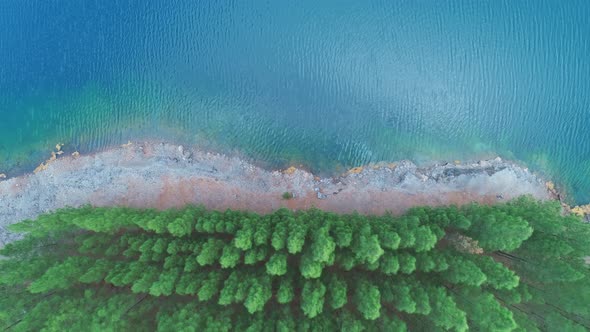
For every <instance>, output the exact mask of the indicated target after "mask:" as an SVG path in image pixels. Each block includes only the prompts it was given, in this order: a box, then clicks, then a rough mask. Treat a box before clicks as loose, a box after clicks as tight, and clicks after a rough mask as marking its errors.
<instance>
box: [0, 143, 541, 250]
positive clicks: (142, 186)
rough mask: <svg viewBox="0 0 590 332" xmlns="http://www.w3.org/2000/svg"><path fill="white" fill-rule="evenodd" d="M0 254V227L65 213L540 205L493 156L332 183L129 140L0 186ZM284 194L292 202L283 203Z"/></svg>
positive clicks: (526, 182) (0, 239)
mask: <svg viewBox="0 0 590 332" xmlns="http://www.w3.org/2000/svg"><path fill="white" fill-rule="evenodd" d="M1 180H2V179H0V247H2V245H3V244H4V243H6V242H9V241H11V240H13V239H15V238H16V236H17V235H15V234H11V233H10V232H8V231H7V229H6V227H7V226H8V225H9V224H12V223H15V222H18V221H20V220H23V219H29V218H35V217H36V216H38V215H39V214H41V213H45V212H50V211H52V210H55V209H57V208H61V207H65V206H80V205H83V204H87V203H90V204H92V205H95V206H114V205H117V206H132V207H156V208H160V209H165V208H170V207H180V206H183V205H186V204H189V203H192V204H203V205H205V206H206V207H207V208H210V209H227V208H232V209H242V210H251V211H256V212H259V213H267V212H271V211H273V210H276V209H278V208H280V207H287V208H290V209H307V208H311V207H317V208H320V209H323V210H329V211H334V212H341V213H346V212H353V211H358V212H359V213H364V214H382V213H384V212H386V211H390V212H392V213H394V214H401V213H403V212H404V211H405V210H407V209H408V208H410V207H412V206H417V205H449V204H457V205H461V204H466V203H470V202H480V203H486V204H491V203H494V202H497V201H502V200H507V199H510V198H514V197H517V196H520V195H523V194H530V195H533V196H534V197H536V198H539V199H549V198H550V193H549V192H548V191H547V189H546V186H545V183H544V182H543V181H542V180H541V179H540V178H538V177H537V176H535V175H534V174H532V173H530V172H529V171H528V170H527V169H526V168H522V167H519V166H517V165H514V164H512V163H510V162H505V161H502V160H500V159H499V158H496V159H494V160H487V161H480V162H476V163H469V164H460V165H455V164H434V165H431V166H429V167H423V168H419V167H417V166H416V165H414V164H413V163H411V162H409V161H402V162H399V163H396V164H391V163H389V164H385V163H382V164H376V165H372V166H370V167H364V168H360V167H359V168H355V169H353V170H352V171H350V172H348V173H347V174H343V175H342V176H339V177H335V178H322V179H320V178H317V177H314V175H313V174H311V173H309V172H307V171H304V170H300V169H289V170H288V171H286V172H285V171H270V170H265V169H262V168H259V167H255V166H253V165H251V164H249V163H247V162H245V161H244V160H242V159H239V158H237V157H228V156H224V155H219V154H214V153H208V152H203V151H197V150H191V149H187V148H184V147H182V146H177V145H172V144H164V143H135V144H129V145H126V146H122V147H120V148H114V149H110V150H107V151H104V152H99V153H96V154H93V155H87V156H79V157H73V156H68V157H61V158H58V159H57V160H55V161H52V162H51V163H49V164H48V165H47V168H46V169H45V170H42V171H40V172H38V173H36V174H28V175H24V176H20V177H16V178H11V179H7V180H4V181H1ZM284 192H290V193H292V194H293V195H294V196H295V197H294V198H293V199H289V200H285V199H283V198H282V194H283V193H284Z"/></svg>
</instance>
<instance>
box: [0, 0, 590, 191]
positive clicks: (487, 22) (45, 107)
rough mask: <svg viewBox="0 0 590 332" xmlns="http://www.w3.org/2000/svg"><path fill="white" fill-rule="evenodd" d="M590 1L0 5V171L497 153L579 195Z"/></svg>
mask: <svg viewBox="0 0 590 332" xmlns="http://www.w3.org/2000/svg"><path fill="white" fill-rule="evenodd" d="M588 17H590V2H588V1H585V0H578V1H576V0H572V1H557V0H556V1H539V0H530V1H487V2H484V1H477V2H475V1H459V0H456V1H413V0H412V1H371V2H363V1H321V2H318V1H257V0H252V1H190V0H176V1H145V2H130V1H94V2H90V1H69V2H64V1H57V0H45V1H30V2H26V1H25V2H23V1H17V0H3V1H1V2H0V173H2V172H8V173H9V175H10V174H16V173H17V172H18V171H23V170H30V169H32V167H34V166H35V164H38V163H39V162H40V161H42V160H43V159H45V158H47V155H48V153H49V150H50V149H51V148H52V147H53V146H54V145H55V144H56V143H58V142H63V143H66V146H65V148H66V149H67V150H68V151H74V150H79V151H81V152H88V151H92V150H97V149H102V148H105V147H108V146H112V145H116V144H121V143H124V142H126V141H127V140H129V139H136V138H146V139H147V138H153V139H164V140H171V141H178V142H182V143H190V144H196V145H199V146H202V147H204V148H210V149H221V150H223V151H231V150H238V151H241V152H243V153H245V154H246V155H248V156H249V157H251V158H254V159H257V160H260V161H262V162H265V163H267V164H269V165H271V166H274V167H279V166H284V165H287V164H305V165H307V166H309V167H310V168H312V169H313V170H314V171H316V172H332V171H337V170H339V169H341V168H344V167H349V166H354V165H359V164H364V163H368V162H371V161H378V160H398V159H413V160H415V161H418V162H425V161H428V160H432V159H436V160H439V159H445V160H455V159H477V158H481V157H489V156H494V155H500V156H502V157H505V158H510V159H515V160H521V161H523V162H525V163H526V164H527V165H529V166H530V167H532V168H533V169H535V170H539V171H543V172H547V173H548V174H550V175H551V176H552V177H554V178H555V179H556V180H557V181H558V182H559V183H562V184H563V185H564V186H565V187H566V189H567V190H568V191H569V192H570V193H572V195H573V196H574V198H575V199H576V200H577V201H578V202H587V201H590V79H589V77H590V56H589V54H590V20H589V19H588Z"/></svg>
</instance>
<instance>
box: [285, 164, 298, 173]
mask: <svg viewBox="0 0 590 332" xmlns="http://www.w3.org/2000/svg"><path fill="white" fill-rule="evenodd" d="M296 170H297V168H295V167H293V166H291V167H289V168H287V169H286V170H284V171H283V174H287V175H291V174H293V173H295V171H296Z"/></svg>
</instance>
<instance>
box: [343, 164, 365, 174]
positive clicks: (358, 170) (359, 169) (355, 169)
mask: <svg viewBox="0 0 590 332" xmlns="http://www.w3.org/2000/svg"><path fill="white" fill-rule="evenodd" d="M362 171H363V167H362V166H359V167H353V168H351V169H349V170H348V172H347V173H348V174H359V173H361V172H362Z"/></svg>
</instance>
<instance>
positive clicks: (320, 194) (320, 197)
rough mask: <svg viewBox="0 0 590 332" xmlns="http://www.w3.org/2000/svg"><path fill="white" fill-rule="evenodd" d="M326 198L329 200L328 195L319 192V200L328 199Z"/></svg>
mask: <svg viewBox="0 0 590 332" xmlns="http://www.w3.org/2000/svg"><path fill="white" fill-rule="evenodd" d="M326 198H328V195H326V194H322V193H321V192H319V191H318V199H326Z"/></svg>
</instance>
